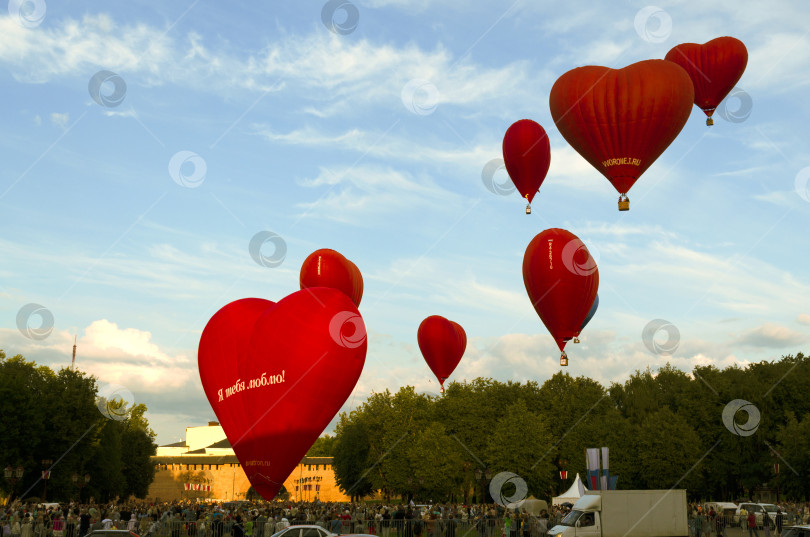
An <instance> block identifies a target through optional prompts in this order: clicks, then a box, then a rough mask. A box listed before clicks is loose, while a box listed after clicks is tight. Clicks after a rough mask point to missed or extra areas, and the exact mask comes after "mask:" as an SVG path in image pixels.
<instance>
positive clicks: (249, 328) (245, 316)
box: [197, 298, 275, 439]
mask: <svg viewBox="0 0 810 537" xmlns="http://www.w3.org/2000/svg"><path fill="white" fill-rule="evenodd" d="M271 306H275V302H270V301H269V300H264V299H261V298H243V299H240V300H235V301H234V302H231V303H230V304H227V305H225V306H223V307H222V308H220V310H219V311H218V312H216V313H215V314H214V316H213V317H211V319H210V320H209V321H208V324H206V325H205V329H203V332H202V335H201V336H200V346H199V351H198V353H197V365H198V369H199V371H200V381H201V382H202V385H203V390H205V396H206V397H207V398H208V402H209V403H211V408H213V409H214V414H216V416H217V419H219V422H220V424H221V425H222V430H224V431H225V435H226V436H227V437H228V438H230V439H235V438H238V436H237V431H239V428H238V427H235V425H236V424H237V423H238V422H239V421H240V420H242V419H243V416H244V414H245V409H244V405H243V404H242V402H243V401H242V398H241V397H228V398H227V399H226V398H220V397H219V395H218V393H217V392H218V391H219V390H220V389H221V388H222V379H234V380H236V379H237V378H239V367H238V365H237V364H238V362H239V357H240V356H245V355H247V353H248V350H249V349H250V336H251V335H252V334H253V327H254V325H255V324H256V321H257V320H258V319H259V317H260V316H261V315H262V313H264V312H265V311H266V310H267V309H268V308H270V307H271Z"/></svg>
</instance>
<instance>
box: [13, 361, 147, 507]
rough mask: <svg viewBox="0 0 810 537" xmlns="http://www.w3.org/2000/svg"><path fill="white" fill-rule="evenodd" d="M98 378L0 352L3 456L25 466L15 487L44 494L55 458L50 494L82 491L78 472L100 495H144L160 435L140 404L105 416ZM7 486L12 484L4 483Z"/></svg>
mask: <svg viewBox="0 0 810 537" xmlns="http://www.w3.org/2000/svg"><path fill="white" fill-rule="evenodd" d="M97 395H98V387H97V384H96V379H95V378H94V377H92V376H88V375H86V374H85V373H83V372H81V371H76V370H73V369H70V368H62V369H60V370H59V371H58V372H54V371H53V370H51V369H50V368H48V367H44V366H38V365H37V364H36V363H34V362H28V361H26V360H25V358H23V357H22V356H20V355H17V356H13V357H12V358H7V357H6V354H5V353H4V352H3V351H0V415H2V416H3V419H2V420H0V438H2V439H3V442H2V443H0V460H2V461H3V462H5V463H6V464H9V465H11V466H14V467H16V466H22V467H23V468H24V469H25V473H24V477H23V479H22V481H21V482H19V483H17V484H16V487H15V493H16V494H19V495H24V496H26V497H28V496H32V495H40V494H41V491H42V490H43V489H44V483H43V482H42V481H41V480H40V471H41V470H42V461H43V460H52V461H53V466H52V471H51V475H50V479H49V480H48V482H47V499H48V500H57V501H59V500H61V501H66V500H70V499H75V497H76V494H77V493H78V489H77V487H76V486H75V485H74V483H73V480H72V477H73V475H74V474H75V475H80V476H83V475H85V474H86V473H89V474H90V476H91V480H90V484H89V485H88V490H87V494H88V496H89V495H93V496H95V497H96V498H98V499H108V498H112V497H115V496H125V497H126V496H129V495H130V494H134V495H136V496H139V497H144V496H145V495H146V491H147V489H148V487H149V484H150V483H151V482H152V479H153V477H154V468H153V466H152V464H151V462H150V459H149V457H150V455H152V454H154V453H155V447H156V446H155V445H154V438H155V434H154V432H152V431H151V430H150V429H149V427H148V423H147V421H146V418H145V417H144V414H145V412H146V407H145V406H144V405H135V406H134V407H133V408H132V409H130V412H129V414H128V415H124V414H122V416H121V417H123V418H125V419H122V420H120V421H118V420H113V419H110V418H109V416H105V415H103V414H102V413H101V412H100V411H99V408H98V404H97V401H96V398H97ZM0 487H2V490H5V491H6V492H8V491H9V483H8V482H6V481H5V480H4V481H3V482H2V483H0Z"/></svg>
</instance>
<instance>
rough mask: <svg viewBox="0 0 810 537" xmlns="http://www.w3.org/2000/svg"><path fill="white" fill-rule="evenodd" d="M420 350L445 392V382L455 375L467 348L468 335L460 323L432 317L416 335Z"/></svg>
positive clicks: (422, 325)
mask: <svg viewBox="0 0 810 537" xmlns="http://www.w3.org/2000/svg"><path fill="white" fill-rule="evenodd" d="M416 339H417V341H418V342H419V350H420V351H422V356H423V357H424V358H425V362H427V364H428V366H429V367H430V370H431V371H433V374H434V375H436V378H437V379H438V380H439V385H440V386H441V391H442V392H444V381H445V380H447V379H448V378H449V377H450V375H452V374H453V371H455V369H456V367H457V366H458V363H459V362H460V361H461V357H462V356H464V351H465V349H466V348H467V334H466V333H465V332H464V329H463V328H462V327H461V325H459V324H458V323H454V322H453V321H449V320H447V319H445V318H444V317H441V316H439V315H431V316H430V317H428V318H426V319H425V320H424V321H422V323H421V324H420V325H419V330H418V331H417V333H416Z"/></svg>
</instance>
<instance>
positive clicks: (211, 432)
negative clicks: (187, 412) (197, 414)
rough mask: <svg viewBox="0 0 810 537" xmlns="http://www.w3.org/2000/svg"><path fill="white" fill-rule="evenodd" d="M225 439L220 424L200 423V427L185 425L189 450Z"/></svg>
mask: <svg viewBox="0 0 810 537" xmlns="http://www.w3.org/2000/svg"><path fill="white" fill-rule="evenodd" d="M220 440H225V431H224V430H223V429H222V425H219V424H217V425H213V422H212V424H210V425H202V426H200V427H186V445H187V446H188V450H189V451H194V450H195V449H202V448H205V447H208V446H210V445H211V444H216V443H217V442H219V441H220Z"/></svg>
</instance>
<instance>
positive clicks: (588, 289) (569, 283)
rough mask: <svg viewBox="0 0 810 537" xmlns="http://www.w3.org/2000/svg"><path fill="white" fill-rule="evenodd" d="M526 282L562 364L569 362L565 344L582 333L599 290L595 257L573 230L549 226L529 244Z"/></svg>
mask: <svg viewBox="0 0 810 537" xmlns="http://www.w3.org/2000/svg"><path fill="white" fill-rule="evenodd" d="M523 283H524V284H525V286H526V292H527V293H528V295H529V299H531V301H532V306H534V310H535V311H536V312H537V314H538V315H539V316H540V320H542V321H543V324H544V325H545V326H546V328H547V329H548V331H549V332H550V333H551V336H552V337H553V338H554V341H555V342H556V343H557V346H558V347H559V349H560V352H561V355H560V365H568V356H567V355H566V353H565V344H566V343H567V342H568V341H570V340H571V339H573V338H574V337H576V336H577V335H578V334H579V332H580V330H581V329H582V325H583V322H584V321H585V319H586V318H587V316H588V313H589V311H590V309H591V307H592V306H593V303H594V300H595V299H596V293H597V292H598V290H599V269H598V267H597V266H596V261H595V260H594V258H593V257H592V256H591V253H590V252H589V251H588V248H587V247H586V246H585V244H584V243H583V242H582V241H581V240H580V239H579V238H578V237H577V236H576V235H574V234H573V233H571V232H570V231H567V230H565V229H559V228H552V229H547V230H545V231H542V232H541V233H539V234H537V236H535V237H534V238H533V239H532V241H531V242H530V243H529V245H528V246H527V247H526V253H525V254H524V256H523Z"/></svg>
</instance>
